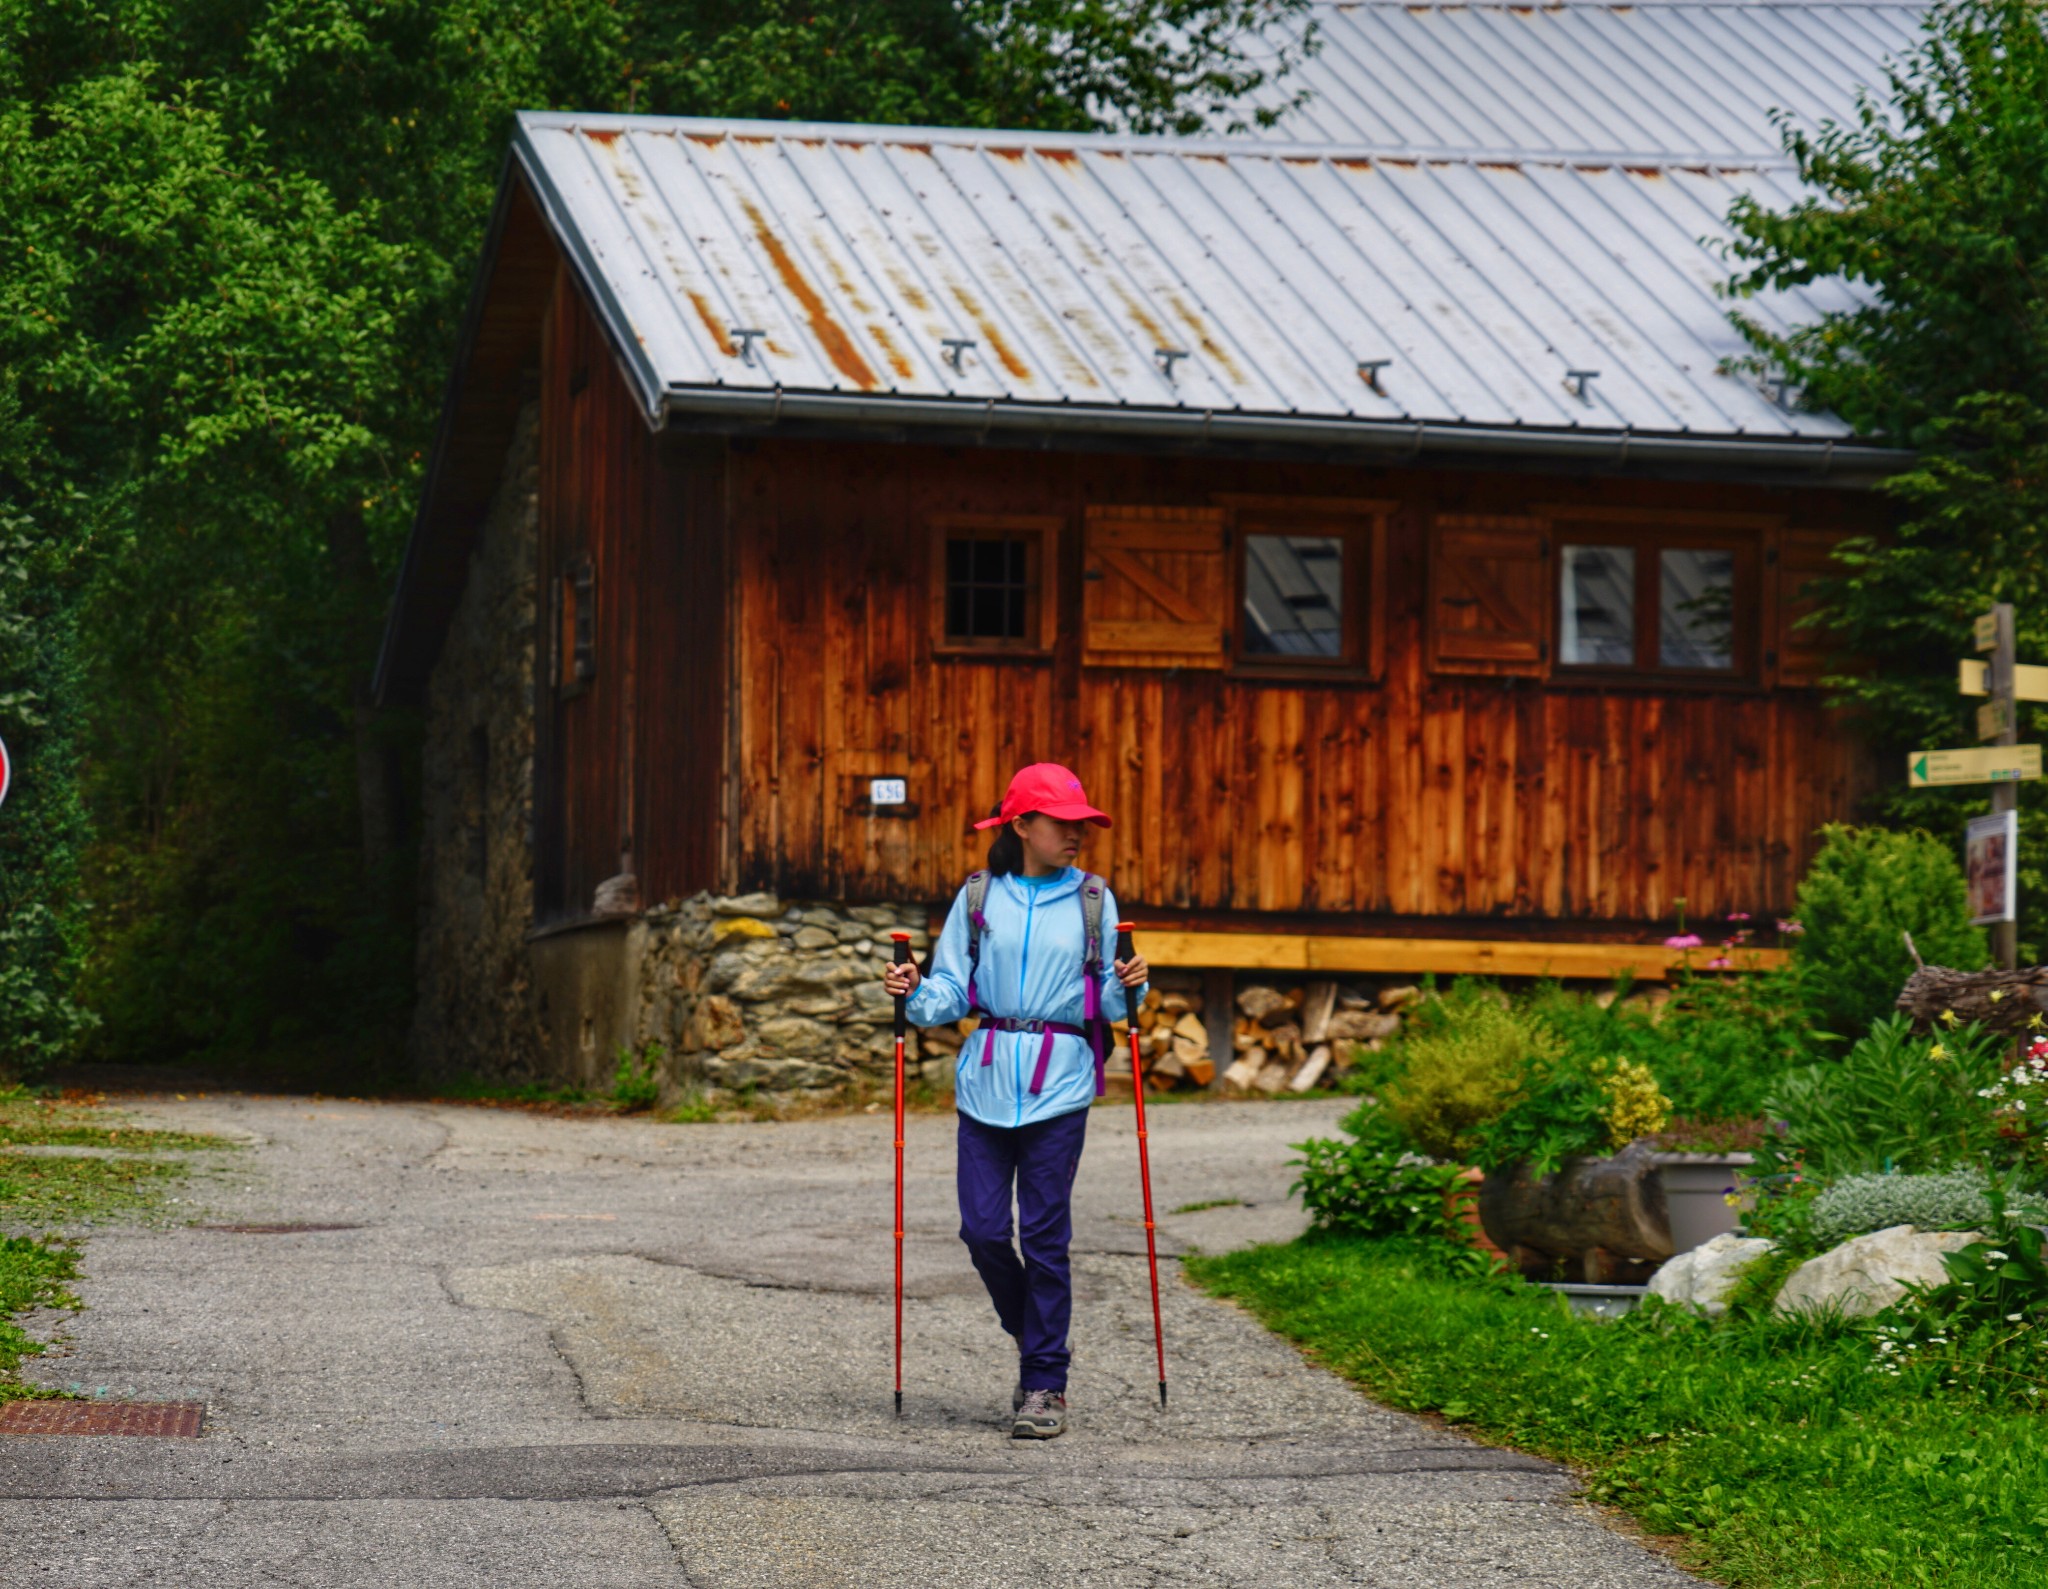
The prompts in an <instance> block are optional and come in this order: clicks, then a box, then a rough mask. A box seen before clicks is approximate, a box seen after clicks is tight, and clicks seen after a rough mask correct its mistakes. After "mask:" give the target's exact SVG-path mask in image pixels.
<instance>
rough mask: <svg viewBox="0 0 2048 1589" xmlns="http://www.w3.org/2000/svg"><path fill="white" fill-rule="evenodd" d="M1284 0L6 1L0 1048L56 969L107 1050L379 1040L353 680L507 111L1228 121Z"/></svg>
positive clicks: (370, 788) (391, 867)
mask: <svg viewBox="0 0 2048 1589" xmlns="http://www.w3.org/2000/svg"><path fill="white" fill-rule="evenodd" d="M1304 6H1305V0H1135V3H1131V4H1111V3H1109V0H1006V3H1000V4H998V3H996V0H868V3H856V0H828V3H825V4H822V5H818V6H794V5H788V4H785V3H783V0H767V3H766V4H763V5H758V6H747V7H741V6H736V5H733V4H731V3H729V0H616V3H615V0H511V3H509V4H507V3H503V0H500V3H496V4H485V3H482V0H150V3H146V4H145V3H142V0H109V3H107V4H104V5H99V6H91V7H87V6H82V5H79V4H77V3H76V0H0V514H4V515H6V516H5V517H4V519H0V732H5V733H7V734H8V736H9V742H10V744H11V745H14V747H15V748H16V749H17V751H21V750H23V749H24V748H25V749H26V753H27V757H28V758H29V761H28V765H27V766H26V767H25V776H24V793H23V794H21V795H19V796H17V797H16V799H15V800H13V801H10V802H9V804H8V806H7V807H6V808H5V809H4V811H0V912H4V914H0V1024H5V1025H6V1026H7V1027H8V1028H10V1039H9V1040H10V1041H12V1042H13V1043H14V1047H13V1048H10V1049H7V1050H5V1051H4V1053H0V1064H10V1065H12V1066H13V1067H14V1068H17V1069H26V1068H29V1067H30V1066H31V1065H40V1064H41V1063H43V1062H45V1061H46V1060H47V1059H48V1058H49V1057H51V1056H53V1055H54V1054H55V1053H57V1052H59V1051H61V1050H62V1048H63V1047H64V1046H65V1044H66V1043H68V1042H69V1041H70V1040H71V1039H72V1038H73V1037H74V1036H75V1035H76V1032H77V1031H78V1029H79V1025H80V1021H79V1018H78V1016H77V1013H76V1006H75V1003H74V1002H72V1000H71V993H72V990H73V988H74V986H76V987H78V988H81V989H82V990H83V993H84V995H85V997H86V1000H87V1002H88V1004H89V1005H90V1007H91V1008H92V1009H93V1010H94V1011H95V1012H96V1013H97V1014H98V1016H99V1017H100V1019H101V1026H100V1033H99V1037H98V1038H97V1042H98V1043H99V1044H100V1045H102V1047H103V1048H104V1050H105V1051H106V1052H107V1053H108V1054H109V1055H112V1056H115V1057H119V1058H125V1059H133V1058H151V1057H169V1056H172V1055H193V1054H200V1055H212V1056H216V1057H239V1056H245V1055H250V1054H254V1053H259V1052H265V1051H269V1052H275V1051H277V1050H279V1049H282V1048H292V1049H301V1050H303V1049H308V1048H312V1049H327V1050H329V1051H331V1052H333V1053H335V1055H336V1056H337V1057H340V1058H347V1057H349V1056H350V1055H360V1054H367V1053H370V1052H373V1051H375V1050H377V1049H380V1048H381V1049H383V1050H384V1051H385V1052H389V1051H390V1049H391V1041H390V1040H391V1038H392V1037H393V1036H394V1035H395V1032H396V1028H397V1025H398V1023H399V1021H400V1020H401V1018H402V1016H403V1012H404V1007H405V1004H406V1002H407V998H408V987H407V973H408V968H409V965H410V960H411V941H410V940H411V914H412V912H411V904H410V897H409V880H410V871H411V861H410V858H409V856H408V854H407V852H406V847H405V844H404V842H403V840H404V832H403V826H404V825H403V821H402V812H403V807H404V792H403V788H402V782H403V773H402V768H403V762H404V753H405V751H406V749H407V744H406V736H407V733H408V727H407V725H406V724H405V723H403V722H402V721H398V722H392V721H385V720H381V719H379V718H378V717H377V716H376V715H375V714H373V713H372V712H371V711H370V709H369V705H368V702H367V701H366V699H365V697H364V689H365V681H366V678H367V675H368V671H369V667H370V664H371V659H372V657H373V656H374V651H375V644H376V639H377V633H378V629H379V626H380V624H381V620H382V615H383V608H384V603H385V600H386V597H387V594H388V591H389V584H390V580H391V578H392V576H393V573H394V571H395V567H396V564H397V559H398V553H399V549H400V547H401V545H402V543H403V539H404V534H405V530H406V528H407V525H408V523H409V519H410V514H411V509H412V504H413V501H414V498H415V494H416V492H417V490H418V488H419V480H420V473H421V468H422V461H423V459H424V456H425V454H426V451H427V449H428V446H429V444H430V442H431V439H432V429H433V425H434V422H435V418H436V415H437V413H438V406H439V398H440V394H441V390H442V387H443V385H444V383H445V380H446V374H447V370H448V366H449V362H450V360H451V357H452V355H453V351H454V345H455V337H456V332H457V326H458V323H459V320H460V316H461V313H462V309H463V305H464V301H465V298H466V295H467V291H468V286H469V281H470V277H471V274H472V272H473V269H474V264H475V259H476V254H477V249H478V246H479V244H480V242H481V238H482V233H483V225H484V221H485V218H486V216H487V214H488V212H489V207H490V203H491V198H492V193H493V190H494V188H495V185H496V182H497V176H498V172H499V169H500V166H501V164H502V161H503V157H504V145H505V140H506V137H507V134H508V131H509V127H510V120H511V115H512V112H513V111H514V110H516V109H519V108H525V107H531V108H543V109H545V108H582V109H593V110H611V109H625V108H637V109H640V110H660V111H672V112H683V113H692V114H700V115H726V116H731V115H762V116H791V117H803V118H817V119H822V118H830V117H840V118H849V119H863V120H896V119H910V120H949V121H957V122H966V123H970V124H992V123H996V122H1008V123H1014V124H1020V125H1031V126H1044V127H1062V128H1079V127H1096V126H1127V127H1132V128H1142V129H1151V128H1159V127H1169V126H1170V127H1176V128H1182V129H1191V128H1193V127H1194V126H1196V125H1198V124H1204V123H1209V122H1214V123H1215V124H1217V125H1223V124H1225V123H1227V121H1228V119H1229V118H1228V116H1227V115H1226V114H1223V113H1221V112H1220V111H1219V109H1218V107H1220V106H1222V105H1223V104H1225V103H1226V102H1227V101H1229V100H1231V99H1232V98H1233V97H1234V96H1236V95H1238V94H1240V93H1247V92H1250V91H1251V90H1253V89H1254V88H1256V87H1258V86H1259V85H1260V84H1261V83H1262V82H1263V81H1264V80H1265V78H1266V77H1267V76H1268V75H1269V74H1270V73H1271V72H1272V71H1274V70H1276V69H1284V68H1285V66H1286V65H1287V64H1288V63H1289V62H1290V61H1291V60H1292V59H1293V58H1294V57H1295V55H1296V54H1297V53H1298V51H1299V49H1300V48H1302V47H1303V46H1301V45H1300V44H1295V45H1292V46H1289V47H1288V48H1287V49H1285V50H1282V51H1281V52H1280V53H1279V54H1277V55H1275V54H1274V53H1272V51H1271V49H1270V47H1269V46H1268V45H1267V44H1266V43H1264V42H1263V41H1262V40H1261V39H1260V38H1258V37H1256V36H1255V35H1256V34H1257V32H1258V30H1260V29H1262V28H1265V27H1267V26H1268V25H1269V24H1283V25H1284V26H1282V27H1281V28H1280V30H1279V32H1277V33H1276V34H1275V36H1276V37H1279V36H1283V35H1284V36H1287V37H1295V38H1299V37H1300V35H1301V30H1300V27H1299V25H1298V24H1299V14H1300V13H1301V12H1302V10H1303V9H1304ZM1255 62H1256V63H1264V64H1255ZM31 509H32V519H31V517H30V516H29V515H30V512H31ZM22 570H27V571H28V572H27V573H22V572H20V571H22ZM24 589H26V590H31V591H33V592H34V593H35V594H34V597H33V602H34V603H35V604H34V605H31V606H28V607H24V606H22V605H21V600H22V598H21V597H20V594H19V593H20V592H21V591H22V590H24ZM10 602H12V603H13V605H9V603H10ZM16 736H20V740H21V743H19V744H16ZM31 772H32V774H33V776H32V777H30V776H28V774H29V773H31ZM31 790H32V791H33V792H29V791H31ZM88 813H89V815H90V829H88V825H87V815H88ZM81 888H82V889H83V892H84V895H85V896H86V897H89V898H90V899H91V901H92V909H91V910H90V911H89V912H88V911H87V910H85V908H84V906H83V905H82V903H81ZM82 962H83V969H82V972H81V964H82ZM23 1012H28V1013H26V1014H25V1013H23ZM15 1034H19V1035H15Z"/></svg>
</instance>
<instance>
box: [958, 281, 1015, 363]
mask: <svg viewBox="0 0 2048 1589" xmlns="http://www.w3.org/2000/svg"><path fill="white" fill-rule="evenodd" d="M953 297H954V299H955V301H956V302H958V303H959V305H960V307H961V308H962V309H963V310H965V311H966V314H967V318H968V319H970V320H972V321H973V322H974V323H975V324H976V325H977V326H979V327H980V328H981V334H982V335H983V336H985V337H987V338H988V345H989V346H990V347H992V348H994V349H995V352H996V358H997V359H999V360H1000V361H1001V362H1002V366H1003V368H1004V369H1006V370H1008V371H1009V372H1010V374H1011V375H1012V376H1014V377H1015V378H1016V379H1017V380H1020V381H1028V380H1030V379H1031V366H1030V365H1028V364H1026V363H1025V362H1024V361H1023V360H1022V359H1021V358H1019V357H1018V356H1017V350H1016V349H1015V348H1013V347H1011V346H1010V339H1009V338H1008V337H1006V336H1004V335H1003V333H1002V332H1001V331H1000V330H999V329H997V327H996V323H995V322H994V321H993V320H991V319H990V318H989V317H988V314H987V313H986V311H984V310H983V309H982V307H981V302H980V300H979V299H977V298H976V297H975V296H974V294H973V293H971V292H969V291H968V290H967V289H966V288H965V287H962V286H960V285H959V284H958V283H957V282H956V283H954V284H953Z"/></svg>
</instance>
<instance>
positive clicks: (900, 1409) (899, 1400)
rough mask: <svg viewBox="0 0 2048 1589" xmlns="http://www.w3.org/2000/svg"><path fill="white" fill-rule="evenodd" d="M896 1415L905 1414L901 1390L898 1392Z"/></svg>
mask: <svg viewBox="0 0 2048 1589" xmlns="http://www.w3.org/2000/svg"><path fill="white" fill-rule="evenodd" d="M896 1416H897V1417H899V1418H901V1417H902V1416H903V1392H902V1391H900V1390H899V1391H897V1392H896Z"/></svg>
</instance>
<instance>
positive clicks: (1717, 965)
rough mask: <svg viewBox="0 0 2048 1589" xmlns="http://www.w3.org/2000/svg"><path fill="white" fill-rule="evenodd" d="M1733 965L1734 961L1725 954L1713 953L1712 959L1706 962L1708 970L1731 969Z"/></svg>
mask: <svg viewBox="0 0 2048 1589" xmlns="http://www.w3.org/2000/svg"><path fill="white" fill-rule="evenodd" d="M1734 967H1735V962H1734V961H1733V960H1730V959H1729V958H1728V957H1727V956H1726V955H1715V956H1714V958H1713V959H1711V960H1709V961H1708V962H1707V969H1708V970H1709V971H1731V970H1733V969H1734Z"/></svg>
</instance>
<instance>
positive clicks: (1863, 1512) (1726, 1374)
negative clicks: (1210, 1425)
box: [1187, 1237, 2048, 1589]
mask: <svg viewBox="0 0 2048 1589" xmlns="http://www.w3.org/2000/svg"><path fill="white" fill-rule="evenodd" d="M1187 1269H1188V1273H1189V1274H1190V1276H1191V1277H1192V1278H1193V1279H1194V1280H1195V1281H1196V1282H1197V1283H1198V1284H1200V1285H1202V1286H1204V1287H1206V1288H1207V1289H1209V1290H1211V1291H1213V1292H1215V1293H1216V1294H1218V1295H1220V1296H1227V1297H1233V1298H1236V1299H1237V1300H1238V1301H1240V1302H1242V1303H1243V1304H1244V1305H1245V1306H1246V1307H1247V1308H1249V1309H1250V1310H1251V1311H1252V1312H1253V1313H1254V1314H1255V1315H1257V1316H1258V1317H1259V1318H1260V1319H1262V1320H1263V1321H1264V1322H1265V1323H1266V1324H1267V1325H1268V1326H1270V1327H1271V1328H1272V1329H1274V1330H1275V1331H1277V1332H1278V1333H1279V1334H1281V1335H1283V1336H1285V1337H1286V1338H1288V1339H1289V1340H1292V1341H1295V1342H1297V1343H1298V1344H1300V1345H1301V1346H1302V1347H1303V1348H1305V1349H1306V1350H1307V1351H1308V1352H1309V1353H1310V1355H1311V1356H1313V1357H1314V1358H1316V1359H1317V1360H1318V1361H1320V1362H1322V1363H1324V1364H1325V1365H1327V1366H1328V1367H1330V1368H1331V1369H1333V1370H1335V1371H1336V1372H1337V1373H1340V1374H1342V1375H1343V1376H1345V1377H1346V1378H1347V1379H1350V1380H1353V1381H1355V1382H1356V1383H1357V1384H1359V1385H1360V1386H1362V1387H1363V1388H1364V1389H1366V1390H1368V1391H1369V1392H1371V1393H1372V1394H1373V1395H1374V1396H1375V1397H1377V1398H1379V1399H1380V1400H1381V1401H1384V1402H1386V1403H1388V1404H1390V1405H1392V1406H1396V1407H1401V1408H1405V1409H1409V1410H1413V1411H1427V1412H1435V1413H1438V1414H1441V1415H1442V1416H1443V1417H1445V1418H1446V1419H1448V1420H1450V1421H1452V1422H1453V1423H1456V1424H1459V1425H1461V1426H1464V1427H1466V1428H1468V1429H1469V1430H1470V1431H1471V1432H1473V1433H1475V1434H1478V1435H1481V1436H1483V1437H1485V1438H1488V1439H1492V1440H1497V1441H1501V1442H1503V1443H1507V1444H1512V1445H1516V1446H1520V1447H1523V1448H1526V1449H1528V1450H1532V1451H1537V1452H1540V1453H1542V1454H1544V1455H1546V1456H1550V1457H1555V1458H1558V1459H1560V1460H1562V1461H1565V1462H1569V1463H1572V1464H1574V1465H1575V1466H1577V1467H1579V1468H1580V1469H1582V1470H1583V1471H1584V1473H1585V1474H1586V1488H1587V1493H1588V1495H1589V1496H1590V1497H1591V1498H1592V1499H1593V1500H1595V1501H1600V1502H1604V1503H1607V1504H1610V1505H1613V1506H1616V1507H1619V1508H1622V1509H1623V1510H1625V1511H1627V1512H1629V1513H1631V1514H1632V1515H1634V1516H1635V1517H1636V1518H1638V1519H1639V1520H1640V1521H1641V1522H1642V1523H1643V1524H1644V1525H1646V1526H1647V1527H1648V1528H1649V1529H1650V1530H1652V1531H1653V1532H1656V1533H1660V1534H1667V1535H1678V1536H1683V1538H1684V1540H1685V1545H1684V1547H1683V1554H1684V1555H1685V1556H1686V1558H1687V1560H1688V1562H1689V1563H1690V1564H1691V1565H1694V1566H1696V1567H1699V1568H1701V1569H1703V1570H1705V1571H1708V1572H1711V1573H1713V1574H1714V1575H1716V1576H1717V1577H1720V1578H1722V1579H1725V1580H1726V1581H1727V1582H1729V1583H1731V1584H1735V1585H1739V1586H1743V1589H1873V1586H1884V1589H1891V1586H1893V1585H1940V1586H1941V1589H1991V1586H1998V1589H2007V1586H2010V1589H2020V1586H2027V1589H2033V1586H2037V1585H2039V1584H2041V1583H2043V1582H2048V1421H2044V1420H2043V1418H2042V1417H2040V1416H2038V1415H2036V1414H2033V1413H2029V1412H2025V1411H2015V1410H2012V1409H2011V1408H2009V1407H2002V1406H1993V1405H1987V1404H1986V1403H1985V1402H1983V1401H1981V1400H1976V1399H1974V1398H1971V1397H1969V1396H1967V1395H1964V1394H1961V1393H1955V1392H1947V1391H1943V1390H1942V1389H1941V1388H1940V1386H1939V1376H1938V1372H1937V1371H1936V1370H1933V1369H1928V1370H1911V1369H1909V1370H1907V1371H1906V1373H1905V1374H1904V1375H1903V1376H1901V1377H1896V1378H1895V1377H1891V1376H1889V1375H1883V1374H1879V1373H1876V1372H1873V1369H1872V1360H1873V1354H1872V1351H1871V1347H1870V1345H1869V1342H1868V1338H1867V1337H1866V1336H1864V1335H1862V1334H1859V1333H1858V1332H1856V1331H1854V1330H1852V1329H1848V1328H1845V1327H1843V1326H1841V1325H1839V1324H1831V1323H1828V1322H1825V1321H1821V1322H1796V1321H1771V1320H1768V1319H1765V1320H1755V1321H1750V1322H1746V1323H1743V1324H1740V1325H1734V1326H1728V1325H1724V1326H1718V1327H1716V1326H1709V1325H1707V1324H1705V1323H1704V1322H1703V1321H1698V1320H1694V1319H1691V1318H1690V1317H1687V1316H1677V1315H1674V1314H1672V1313H1669V1312H1666V1311H1663V1310H1659V1311H1658V1312H1657V1313H1644V1314H1636V1315H1633V1316H1631V1317H1630V1318H1628V1319H1624V1320H1621V1321H1618V1322H1614V1323H1598V1322H1592V1321H1587V1320H1583V1319H1580V1318H1577V1317H1576V1316H1574V1315H1572V1314H1571V1313H1570V1312H1569V1311H1568V1310H1566V1308H1565V1307H1564V1304H1563V1303H1562V1302H1561V1301H1559V1300H1558V1299H1556V1298H1555V1297H1552V1296H1550V1295H1548V1294H1547V1293H1544V1292H1541V1291H1538V1290H1536V1289H1535V1288H1533V1287H1528V1286H1524V1285H1522V1284H1520V1283H1519V1282H1514V1281H1506V1280H1492V1281H1486V1280H1475V1279H1470V1278H1465V1279H1458V1278H1453V1277H1451V1275H1450V1274H1449V1273H1448V1272H1447V1271H1446V1270H1445V1269H1444V1268H1443V1267H1442V1266H1441V1263H1440V1260H1438V1259H1436V1258H1435V1257H1434V1256H1433V1255H1432V1254H1431V1253H1430V1252H1429V1250H1428V1249H1417V1248H1414V1247H1402V1246H1400V1245H1398V1244H1394V1243H1386V1242H1371V1241H1363V1240H1355V1239H1346V1238H1336V1237H1309V1238H1305V1239H1304V1240H1302V1241H1299V1242H1296V1243H1293V1244H1292V1245H1289V1246H1275V1247H1256V1248H1251V1249H1249V1250H1246V1251H1242V1252H1235V1253H1229V1254H1224V1255H1221V1256H1213V1257H1195V1258H1190V1259H1189V1260H1188V1261H1187ZM1916 1375H1917V1377H1916Z"/></svg>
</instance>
